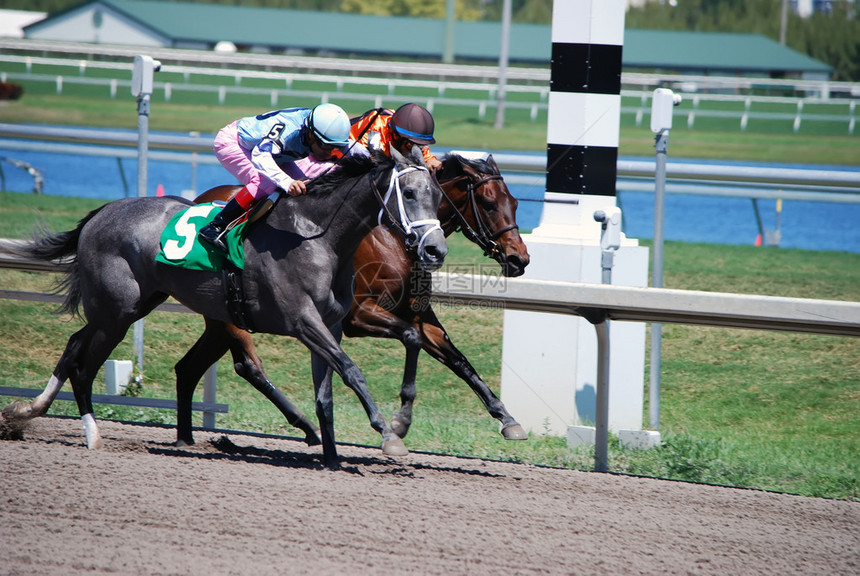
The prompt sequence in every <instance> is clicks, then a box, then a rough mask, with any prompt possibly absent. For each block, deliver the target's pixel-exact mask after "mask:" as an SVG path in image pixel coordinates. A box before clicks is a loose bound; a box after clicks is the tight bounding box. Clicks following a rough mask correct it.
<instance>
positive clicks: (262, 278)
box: [2, 153, 447, 468]
mask: <svg viewBox="0 0 860 576" xmlns="http://www.w3.org/2000/svg"><path fill="white" fill-rule="evenodd" d="M392 156H393V159H388V158H386V157H385V156H382V155H376V156H375V157H374V158H372V159H371V158H365V157H361V156H358V157H351V158H347V159H345V160H344V161H343V163H342V165H341V167H340V169H339V170H334V171H331V172H329V173H328V174H326V175H324V176H321V177H320V178H318V179H316V180H314V181H312V182H310V183H309V185H308V193H307V194H306V195H304V196H300V197H296V198H293V197H289V196H286V197H284V198H283V199H282V200H281V201H280V202H278V203H276V205H275V207H274V208H273V209H272V210H271V212H270V214H269V215H268V217H267V218H266V219H265V220H260V221H259V222H257V223H256V224H254V225H252V226H249V227H248V229H247V233H246V237H245V240H244V251H245V266H244V272H243V278H244V280H243V284H244V292H245V296H246V307H245V312H246V317H247V318H248V321H249V324H252V325H253V326H254V327H255V329H256V331H259V332H266V333H271V334H281V335H287V336H294V337H296V338H297V339H299V340H300V341H301V342H302V343H303V344H305V346H307V347H308V348H309V349H310V350H311V352H312V361H313V366H314V390H315V395H316V403H315V406H316V414H317V418H318V420H319V426H320V434H319V436H317V429H316V428H315V427H314V426H313V425H312V424H311V423H310V422H308V421H307V419H306V418H304V416H303V415H301V413H300V412H298V410H295V409H294V407H292V406H291V405H289V404H285V405H284V406H283V409H284V410H285V413H289V416H288V417H290V416H292V417H293V420H291V421H292V422H294V423H295V424H296V425H298V426H299V427H300V428H302V429H303V430H304V431H305V432H306V434H307V435H308V441H309V443H319V442H321V443H322V446H323V460H324V464H325V466H326V467H327V468H337V467H338V466H339V464H338V456H337V450H336V446H335V439H334V425H333V405H332V404H333V400H332V390H331V377H330V374H331V372H332V371H334V372H337V373H338V374H339V375H340V376H341V377H342V378H343V380H344V382H345V383H346V385H347V386H348V387H349V388H351V389H352V390H353V391H354V392H355V393H356V395H357V396H358V398H359V400H360V401H361V403H362V405H363V407H364V409H365V411H366V412H367V415H368V417H369V419H370V423H371V426H372V427H373V428H374V429H375V430H376V431H377V432H379V433H380V434H381V435H382V449H383V452H384V453H386V454H390V455H400V454H405V453H407V451H406V448H405V446H404V445H403V441H402V440H401V439H400V437H398V436H397V435H396V434H395V433H394V432H393V431H392V429H391V426H390V425H389V424H388V422H387V421H386V419H385V418H384V417H383V415H382V413H381V411H380V410H379V408H378V407H377V406H376V404H375V402H374V401H373V398H372V397H371V395H370V393H369V391H368V389H367V382H366V380H365V378H364V375H363V374H362V372H361V370H360V369H359V368H358V366H356V365H355V363H354V362H353V361H352V360H351V359H350V358H349V357H348V356H347V355H346V353H345V352H344V351H343V349H342V348H341V346H340V338H341V334H342V331H341V320H342V319H343V317H344V316H345V315H346V313H347V312H348V310H349V306H350V303H351V301H352V294H353V290H352V285H353V268H352V256H353V254H354V253H355V251H356V249H357V248H358V245H359V243H360V241H361V240H362V238H364V236H366V235H367V234H368V232H370V230H371V229H372V228H373V227H375V226H376V225H377V224H378V223H379V222H381V221H383V219H385V220H386V221H387V223H388V226H389V228H392V229H394V230H397V231H398V232H399V235H400V236H401V241H402V242H403V243H404V246H406V248H405V249H406V250H408V251H409V252H410V253H414V255H415V257H416V260H417V262H419V264H420V266H421V267H423V268H426V269H427V270H435V269H438V268H439V267H440V266H441V265H442V263H443V261H444V258H445V255H446V254H447V245H446V243H445V236H444V233H443V231H442V229H441V227H440V226H439V221H438V219H437V218H436V213H437V210H438V206H439V202H440V200H441V197H442V190H441V188H440V187H439V184H438V183H437V181H436V179H435V178H434V177H433V176H432V175H431V174H430V173H429V171H428V170H427V168H426V166H425V165H424V163H423V160H422V159H421V158H420V156H417V155H414V154H413V155H412V156H411V157H409V158H406V157H403V156H401V155H400V154H396V153H394V154H392ZM380 187H382V189H383V190H385V189H386V188H387V192H386V193H385V197H383V195H382V194H381V193H380V191H379V188H380ZM192 205H193V204H192V203H191V202H189V201H187V200H184V199H182V198H177V197H171V196H165V197H144V198H129V199H123V200H117V201H115V202H110V203H108V204H105V205H104V206H102V207H100V208H98V209H96V210H94V211H92V212H90V213H89V214H88V215H87V216H85V217H84V218H83V219H82V220H81V221H80V223H79V224H78V226H77V228H76V229H74V230H70V231H67V232H63V233H60V234H55V235H51V234H48V233H45V234H43V235H41V236H40V237H37V238H36V239H34V240H33V241H31V242H29V243H26V244H25V245H23V247H22V248H21V249H20V254H21V255H23V256H28V257H31V258H37V259H41V260H57V259H60V258H70V260H69V262H68V263H67V264H66V276H65V278H64V280H63V281H62V284H61V286H60V288H65V289H66V290H67V296H66V300H65V303H64V306H63V308H62V310H66V311H69V312H73V313H76V312H78V309H79V307H80V306H82V307H83V312H84V316H85V317H86V324H85V326H84V327H83V328H82V329H81V330H79V331H78V332H76V333H75V334H73V335H72V336H71V338H69V342H68V344H67V346H66V349H65V351H64V352H63V354H62V356H61V358H60V360H59V362H58V364H57V366H56V368H55V369H54V372H53V375H52V376H51V378H50V379H49V381H48V384H47V386H46V387H45V390H44V391H43V392H42V393H41V394H40V395H39V396H38V397H36V398H35V399H34V401H33V402H32V403H30V404H23V403H20V402H17V403H13V404H10V405H9V406H7V407H6V408H5V409H4V410H3V412H2V413H3V417H4V418H5V419H6V420H10V421H11V420H16V419H28V418H33V417H37V416H41V415H43V414H44V413H45V412H46V411H47V409H48V407H49V406H50V404H51V403H52V402H53V400H54V399H55V398H56V395H57V392H58V391H59V389H60V387H61V386H62V385H63V383H64V382H65V381H66V379H68V380H70V381H71V384H72V389H73V391H74V395H75V400H76V401H77V405H78V409H79V412H80V414H81V419H82V421H83V426H84V432H85V436H86V440H87V446H88V447H89V448H99V447H101V446H102V445H103V441H102V438H101V436H100V434H99V430H98V426H97V424H96V422H95V419H94V418H93V406H92V383H93V379H94V377H95V376H96V373H97V372H98V370H99V368H100V367H101V365H102V364H104V362H105V361H106V360H107V358H108V355H109V354H110V352H111V351H112V350H113V349H114V348H115V347H116V346H117V345H118V344H119V342H120V341H122V339H123V338H124V336H125V334H126V332H127V330H128V327H129V326H131V324H132V323H133V322H135V321H136V320H138V319H140V318H143V317H144V316H146V315H147V314H149V313H150V312H151V311H152V310H154V309H155V308H156V307H157V306H158V305H160V304H161V303H162V302H164V301H165V300H166V299H167V297H168V296H172V297H174V298H175V299H176V300H178V301H179V302H181V303H182V304H184V305H185V306H187V307H188V308H190V309H191V310H193V311H194V312H197V313H199V314H201V315H203V316H204V318H205V320H206V325H207V333H204V335H203V336H202V337H201V338H200V339H199V340H198V341H197V342H196V343H195V344H194V346H193V347H192V348H191V350H190V351H189V352H188V353H187V354H186V355H185V357H183V359H182V360H180V361H179V363H178V364H177V365H176V372H177V390H178V391H182V390H185V389H186V388H187V385H185V384H182V383H180V382H181V381H182V377H186V378H187V377H188V374H189V373H190V372H193V371H194V370H196V368H195V367H197V366H208V365H210V364H211V363H212V362H214V361H215V360H217V359H218V358H220V357H221V356H222V355H223V354H224V352H226V350H227V349H228V348H229V349H231V351H232V352H233V354H234V358H236V359H238V360H239V361H237V363H236V372H237V373H238V374H239V375H240V376H242V377H244V378H246V379H248V380H249V381H251V383H252V384H254V386H255V387H257V388H258V389H266V384H267V382H268V379H267V377H266V376H265V374H264V373H262V370H257V366H256V365H255V364H254V363H253V362H250V361H247V360H246V359H244V358H243V356H242V355H243V353H244V350H243V349H241V348H240V346H239V345H240V342H239V341H238V340H235V339H233V338H231V331H230V330H229V329H227V326H229V325H231V324H232V322H233V319H232V317H231V314H230V312H229V310H228V307H227V304H226V302H225V293H224V289H223V286H222V284H223V281H222V275H221V273H220V272H210V271H200V270H187V269H184V268H180V267H176V266H171V265H167V264H164V263H161V262H157V261H156V259H155V257H156V255H157V254H158V253H159V250H160V236H161V232H162V230H163V229H164V227H165V225H166V224H167V223H168V221H169V220H170V219H171V217H173V216H174V215H175V214H177V213H178V212H179V211H181V210H183V209H185V208H188V207H189V206H192ZM395 214H396V215H397V216H396V217H395V216H394V215H395ZM195 235H196V232H194V233H192V234H190V235H189V241H192V240H193V238H194V236H195ZM219 326H220V329H214V330H213V331H212V332H209V328H210V327H216V328H217V327H219ZM189 367H192V368H189ZM204 370H205V368H204ZM202 374H203V370H201V371H200V373H199V375H198V379H199V376H202ZM180 376H182V377H180ZM326 376H328V377H326ZM269 386H271V385H270V384H269ZM192 390H193V388H192ZM272 399H277V398H275V397H272ZM188 401H189V407H190V397H189V398H188ZM183 402H184V399H183V398H181V397H180V398H179V399H178V407H180V406H181V405H182V403H183ZM189 412H190V410H189ZM189 429H190V426H189ZM178 435H179V436H180V438H181V434H179V433H178ZM189 436H190V430H189Z"/></svg>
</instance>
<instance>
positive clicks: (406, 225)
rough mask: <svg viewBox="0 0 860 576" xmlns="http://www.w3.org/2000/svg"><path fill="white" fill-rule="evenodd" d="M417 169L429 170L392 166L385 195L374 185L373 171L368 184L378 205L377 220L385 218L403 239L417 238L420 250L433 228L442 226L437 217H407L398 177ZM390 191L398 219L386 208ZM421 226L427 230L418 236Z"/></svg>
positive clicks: (381, 220)
mask: <svg viewBox="0 0 860 576" xmlns="http://www.w3.org/2000/svg"><path fill="white" fill-rule="evenodd" d="M418 170H424V171H425V172H428V173H429V170H427V168H424V167H423V166H407V167H406V168H405V169H403V170H397V167H394V168H392V169H391V178H390V179H389V181H388V190H386V192H385V197H383V196H382V194H380V193H379V188H378V187H377V186H376V180H375V179H374V178H373V173H371V174H370V184H371V188H373V193H374V194H375V195H376V200H377V201H378V202H379V206H380V208H379V216H378V217H377V222H378V223H379V224H380V225H382V223H383V220H387V221H388V223H389V225H390V226H391V228H393V229H394V231H395V232H397V234H398V235H399V236H400V237H401V238H403V239H404V240H409V239H418V246H417V250H418V251H421V250H422V249H423V248H424V243H425V242H426V241H427V237H428V236H429V235H430V233H431V232H433V231H434V230H442V226H441V224H440V222H439V220H438V219H437V218H426V219H424V220H415V221H412V220H410V219H409V215H408V214H406V207H405V206H404V203H403V191H402V190H401V189H400V177H401V176H403V175H404V174H408V173H409V172H415V171H418ZM392 193H395V194H396V195H397V210H398V212H399V216H400V219H399V221H398V220H396V219H395V218H394V216H393V215H392V214H391V210H389V209H388V201H389V199H390V198H391V194H392ZM443 194H444V190H443ZM422 226H426V227H427V230H426V231H425V232H424V234H422V235H421V236H420V237H419V235H418V231H417V229H418V228H421V227H422Z"/></svg>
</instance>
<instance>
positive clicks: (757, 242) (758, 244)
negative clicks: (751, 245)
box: [755, 234, 761, 246]
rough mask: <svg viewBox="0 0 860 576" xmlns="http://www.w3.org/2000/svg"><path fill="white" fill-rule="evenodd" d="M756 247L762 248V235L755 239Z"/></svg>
mask: <svg viewBox="0 0 860 576" xmlns="http://www.w3.org/2000/svg"><path fill="white" fill-rule="evenodd" d="M755 245H756V246H761V234H759V235H757V236H756V237H755Z"/></svg>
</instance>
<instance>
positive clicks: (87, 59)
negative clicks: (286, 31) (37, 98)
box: [0, 39, 860, 134]
mask: <svg viewBox="0 0 860 576" xmlns="http://www.w3.org/2000/svg"><path fill="white" fill-rule="evenodd" d="M4 47H5V48H7V49H8V51H9V53H3V54H0V65H2V63H4V62H5V63H8V64H10V65H11V64H15V65H18V66H19V67H20V66H21V65H23V66H24V68H25V72H24V73H13V72H9V71H5V72H4V71H2V70H0V80H3V81H7V80H12V81H24V80H26V81H29V82H45V83H49V84H51V85H52V86H54V87H55V90H56V91H57V93H62V91H63V87H64V85H67V84H71V85H74V84H79V85H96V86H104V87H105V90H106V93H107V94H109V95H110V97H111V98H115V97H116V95H117V91H118V89H119V88H123V89H126V88H127V87H128V85H129V83H130V67H131V59H132V58H133V56H134V55H136V53H137V52H139V51H140V48H125V47H116V46H113V47H106V46H98V45H89V44H69V43H54V42H38V41H24V40H13V39H5V40H4V39H0V50H2V49H3V48H4ZM12 52H18V53H12ZM29 52H35V53H36V54H55V56H40V55H33V54H30V53H29ZM147 52H148V53H150V54H151V55H152V56H153V57H155V58H158V59H160V60H161V61H162V62H163V64H164V66H163V68H162V70H163V72H164V73H165V74H167V73H172V74H174V75H177V76H180V77H181V78H182V80H181V81H180V82H174V81H167V80H165V81H158V78H156V89H157V90H158V92H159V97H162V98H164V100H165V101H169V100H171V99H172V98H173V97H174V94H176V93H179V92H182V91H185V92H197V93H201V92H202V93H210V94H212V99H213V102H218V103H219V104H224V103H225V102H226V99H227V97H228V96H236V95H253V96H263V97H267V98H269V102H270V106H271V107H273V108H274V107H277V106H278V101H279V100H288V99H289V98H290V97H293V98H295V97H307V98H314V99H318V98H321V99H322V100H323V101H327V100H329V99H331V98H332V96H333V95H336V96H335V97H336V98H337V99H339V100H344V101H359V102H365V103H368V104H369V103H372V105H373V106H377V107H378V106H382V105H386V106H388V107H396V106H397V105H399V104H402V103H404V102H407V101H418V102H422V103H424V104H425V105H426V106H427V108H428V109H430V110H431V111H432V110H433V108H434V107H435V106H455V107H465V108H470V109H473V110H475V112H476V113H477V116H478V118H481V119H483V118H486V116H487V113H488V110H493V109H495V106H496V105H497V102H496V92H497V89H498V85H497V80H498V70H497V67H494V66H468V65H455V64H433V63H405V62H379V61H372V60H350V61H349V63H348V66H345V65H344V62H345V61H344V60H342V59H337V58H313V57H305V56H292V55H265V54H221V53H218V54H214V53H210V52H206V51H198V50H176V49H151V50H150V49H147ZM56 55H59V56H56ZM97 58H103V59H109V60H98V59H97ZM117 58H127V60H126V61H125V62H122V61H116V59H117ZM34 65H35V66H39V67H40V68H46V67H62V68H65V69H68V68H72V69H74V70H75V74H74V75H70V74H68V73H65V74H63V73H57V74H52V73H47V74H46V73H40V74H36V73H33V72H32V68H33V66H34ZM92 70H99V71H102V72H109V73H113V74H114V77H113V78H107V77H103V76H102V77H87V76H86V74H87V73H88V72H89V71H92ZM193 76H196V77H209V79H210V82H203V83H195V82H192V81H191V79H192V77H193ZM217 77H221V78H223V82H221V83H215V84H213V83H212V82H211V79H212V78H217ZM247 79H255V80H260V79H265V80H270V81H276V82H278V83H282V85H283V88H272V87H265V88H264V87H253V86H243V85H242V82H243V81H244V80H247ZM296 80H303V81H310V82H316V83H324V84H328V85H331V87H332V88H331V90H324V91H322V92H320V91H319V90H313V91H308V90H298V89H293V87H292V86H293V83H294V82H295V81H296ZM506 80H507V84H506V92H510V93H512V94H514V93H519V94H521V95H525V97H526V98H530V100H529V101H517V100H516V99H514V100H511V99H510V98H508V99H507V101H506V107H511V108H514V109H523V110H528V111H529V116H530V118H531V120H533V121H536V120H538V119H539V118H541V119H543V117H541V116H539V115H540V114H544V113H545V112H546V110H547V98H548V94H549V70H548V69H545V68H538V67H534V68H517V67H513V68H511V72H510V73H509V74H507V75H506ZM622 85H623V87H624V89H623V90H622V97H623V98H624V102H626V103H627V104H626V105H624V106H623V107H622V110H621V112H622V114H625V115H633V116H634V118H635V122H636V125H637V126H638V125H641V123H642V121H643V119H644V118H645V117H647V116H648V115H649V114H650V97H651V92H652V90H653V88H655V87H659V86H670V87H672V88H673V89H674V90H676V91H677V92H680V93H683V94H684V95H685V99H686V100H687V102H685V103H684V104H683V105H682V108H681V109H679V113H681V114H682V115H683V116H685V119H686V123H687V126H688V127H689V128H692V127H693V126H694V125H695V122H696V121H697V120H698V119H702V118H723V119H725V118H731V119H734V120H736V121H737V125H738V127H739V128H740V129H741V130H746V129H747V127H748V126H749V123H750V121H769V122H774V121H776V122H782V123H785V124H787V125H790V126H792V128H793V130H794V131H795V132H797V131H799V130H800V128H801V126H802V125H803V124H804V123H807V122H828V123H836V124H843V125H844V127H845V131H846V133H847V134H854V131H855V127H856V123H857V122H856V116H855V114H856V109H857V101H858V99H860V83H847V82H827V81H810V80H792V79H779V80H777V79H770V78H746V77H718V76H684V75H677V74H643V73H630V72H628V73H624V74H622ZM350 86H353V87H354V88H352V91H350ZM361 86H375V87H378V88H380V89H381V91H384V94H381V93H380V94H368V93H366V92H364V93H362V92H361V91H356V90H357V89H358V88H359V87H361ZM409 90H412V91H414V93H412V94H410V93H409V92H408V91H409ZM428 90H432V91H433V92H434V93H435V95H434V96H427V95H426V94H427V91H428ZM451 91H458V92H459V93H474V97H457V98H450V97H446V96H445V94H446V93H448V92H451ZM763 92H764V93H765V94H762V93H763ZM770 92H776V93H778V94H780V95H777V96H774V95H770V94H768V93H770ZM785 94H789V95H785ZM631 101H632V102H637V103H638V105H635V106H631V105H630V104H629V103H630V102H631ZM366 105H367V104H365V106H366ZM762 108H764V109H762ZM775 108H776V110H778V111H776V110H775ZM810 108H811V109H812V110H810Z"/></svg>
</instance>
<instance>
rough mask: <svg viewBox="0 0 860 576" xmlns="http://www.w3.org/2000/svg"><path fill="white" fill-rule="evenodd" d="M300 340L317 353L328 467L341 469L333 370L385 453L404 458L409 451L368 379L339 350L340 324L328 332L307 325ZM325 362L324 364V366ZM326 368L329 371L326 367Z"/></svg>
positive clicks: (318, 398) (317, 382)
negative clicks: (352, 395)
mask: <svg viewBox="0 0 860 576" xmlns="http://www.w3.org/2000/svg"><path fill="white" fill-rule="evenodd" d="M301 332H302V333H301V335H299V336H298V338H299V339H300V340H301V341H302V342H303V343H304V344H305V345H306V346H307V347H308V348H309V349H310V350H311V352H312V353H313V354H314V358H313V360H312V361H313V368H314V389H315V392H316V403H317V417H318V418H319V419H320V428H321V430H322V439H323V457H324V460H325V463H326V466H327V467H330V468H336V467H337V466H338V458H337V451H336V447H335V441H334V404H333V400H332V390H331V387H332V385H331V370H333V371H335V372H337V373H338V375H339V376H340V377H341V378H343V381H344V383H345V384H346V385H347V386H348V387H349V388H350V389H351V390H352V391H353V392H355V394H356V396H358V399H359V401H360V402H361V405H362V406H363V407H364V410H365V412H366V413H367V416H368V418H369V420H370V425H371V427H372V428H373V429H374V430H376V431H377V432H379V433H380V434H381V435H382V452H383V453H384V454H386V455H389V456H402V455H404V454H408V453H409V451H408V450H407V449H406V446H405V445H404V444H403V440H401V439H400V437H399V436H397V434H395V433H394V431H393V430H392V429H391V427H390V426H389V424H388V422H387V421H386V420H385V417H384V416H383V415H382V412H381V411H380V410H379V407H378V406H377V405H376V402H374V401H373V398H372V397H371V395H370V391H369V390H368V388H367V380H365V378H364V374H362V372H361V370H360V369H359V367H358V366H357V365H356V364H355V362H353V361H352V359H350V357H349V356H347V354H346V352H344V351H343V349H342V348H341V347H340V338H341V329H340V326H339V325H338V326H337V327H335V328H332V329H328V328H326V327H325V325H324V324H321V323H310V324H305V326H304V329H303V330H302V331H301ZM323 363H324V364H323ZM324 366H327V368H324Z"/></svg>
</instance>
